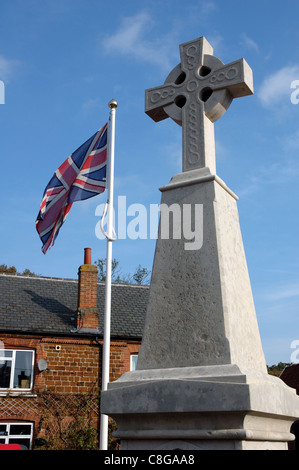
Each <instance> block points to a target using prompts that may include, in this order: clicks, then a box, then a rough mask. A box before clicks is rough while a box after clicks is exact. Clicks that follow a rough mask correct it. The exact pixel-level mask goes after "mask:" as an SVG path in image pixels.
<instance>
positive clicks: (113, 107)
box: [108, 100, 118, 109]
mask: <svg viewBox="0 0 299 470" xmlns="http://www.w3.org/2000/svg"><path fill="white" fill-rule="evenodd" d="M108 106H109V108H111V109H115V108H117V106H118V103H117V101H116V100H111V101H109V103H108Z"/></svg>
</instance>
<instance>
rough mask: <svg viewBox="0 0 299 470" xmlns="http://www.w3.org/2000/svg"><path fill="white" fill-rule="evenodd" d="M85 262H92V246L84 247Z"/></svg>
mask: <svg viewBox="0 0 299 470" xmlns="http://www.w3.org/2000/svg"><path fill="white" fill-rule="evenodd" d="M84 264H91V248H84Z"/></svg>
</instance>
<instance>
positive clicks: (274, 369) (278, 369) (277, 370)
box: [267, 362, 292, 377]
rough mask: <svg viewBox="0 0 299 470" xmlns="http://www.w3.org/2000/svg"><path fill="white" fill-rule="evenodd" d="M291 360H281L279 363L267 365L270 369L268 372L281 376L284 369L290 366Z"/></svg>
mask: <svg viewBox="0 0 299 470" xmlns="http://www.w3.org/2000/svg"><path fill="white" fill-rule="evenodd" d="M291 365H292V363H291V362H279V363H278V364H273V365H272V366H267V369H268V374H270V375H275V376H276V377H279V376H280V374H281V373H282V371H283V370H284V369H285V368H286V367H288V366H291Z"/></svg>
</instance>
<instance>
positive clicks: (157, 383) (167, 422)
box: [102, 365, 299, 450]
mask: <svg viewBox="0 0 299 470" xmlns="http://www.w3.org/2000/svg"><path fill="white" fill-rule="evenodd" d="M102 408H103V409H104V410H105V411H107V410H109V414H110V416H112V417H113V418H114V419H115V420H116V422H117V426H118V429H117V432H116V436H117V437H119V438H120V439H121V449H122V450H171V449H183V450H287V442H288V441H291V440H293V439H294V436H293V435H292V434H290V427H291V425H292V423H293V421H294V416H298V411H299V410H298V396H297V395H296V392H295V390H294V389H291V388H289V387H287V386H286V385H285V384H284V383H283V382H282V381H281V380H280V379H278V378H277V377H272V376H269V375H267V374H259V373H256V374H255V375H254V376H250V375H248V374H247V375H246V374H244V373H242V372H241V371H240V369H239V368H238V367H237V366H236V365H227V366H203V367H183V368H175V369H152V370H146V371H134V372H128V373H126V374H124V375H123V376H122V377H121V378H120V379H119V380H118V381H116V382H114V383H111V384H110V385H109V391H108V392H105V393H104V394H103V398H102ZM296 412H297V414H296Z"/></svg>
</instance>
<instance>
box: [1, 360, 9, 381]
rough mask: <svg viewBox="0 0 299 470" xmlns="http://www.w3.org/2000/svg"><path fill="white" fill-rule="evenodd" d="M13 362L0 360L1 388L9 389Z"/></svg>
mask: <svg viewBox="0 0 299 470" xmlns="http://www.w3.org/2000/svg"><path fill="white" fill-rule="evenodd" d="M10 373H11V361H3V360H0V388H9V383H10Z"/></svg>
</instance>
